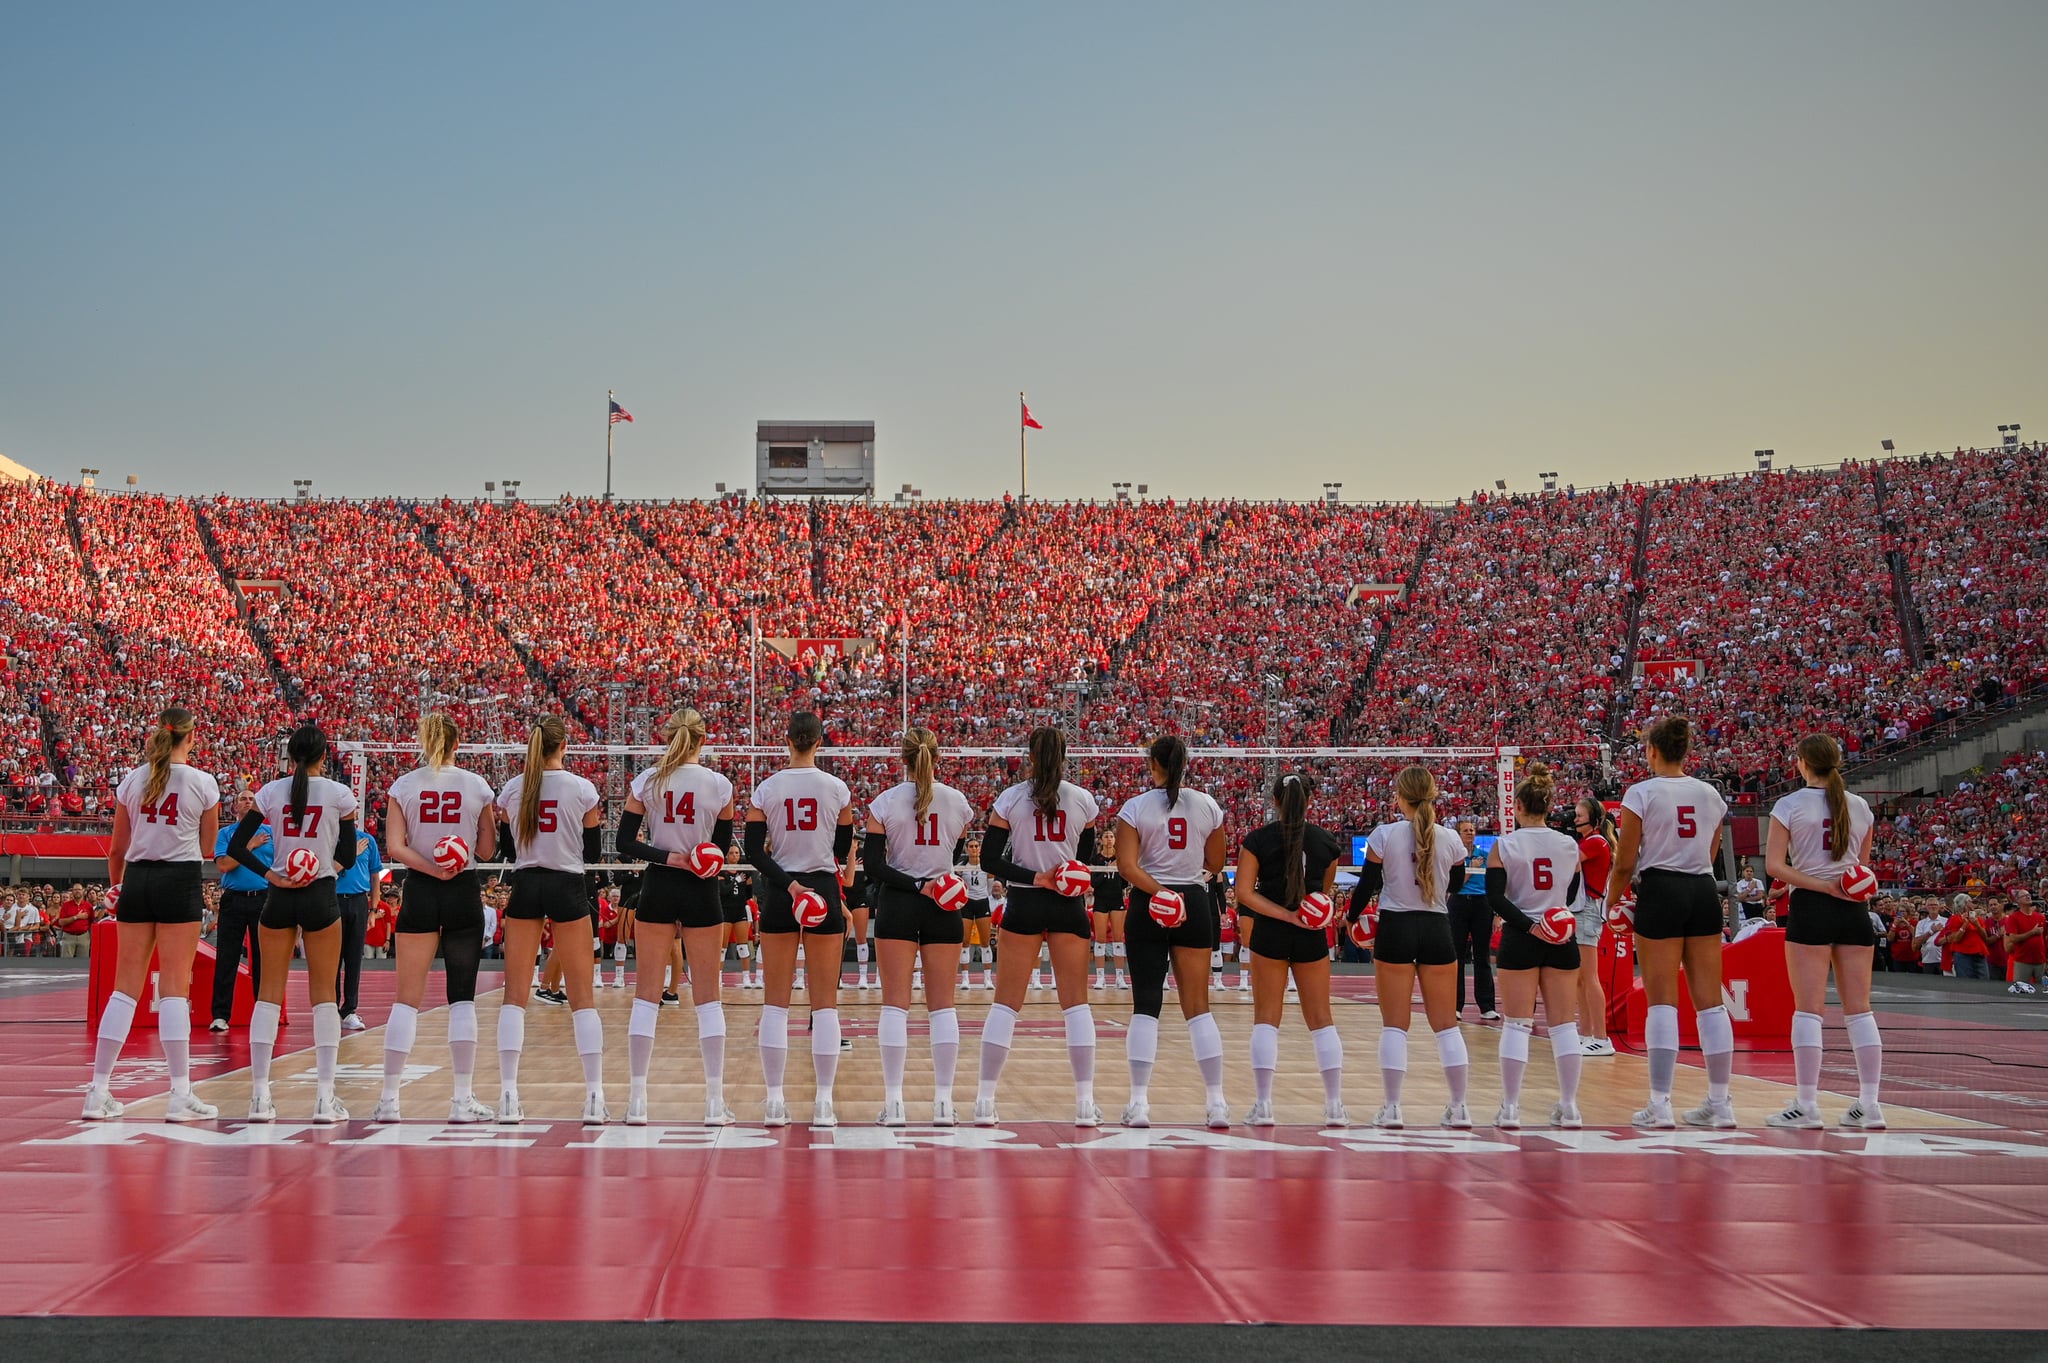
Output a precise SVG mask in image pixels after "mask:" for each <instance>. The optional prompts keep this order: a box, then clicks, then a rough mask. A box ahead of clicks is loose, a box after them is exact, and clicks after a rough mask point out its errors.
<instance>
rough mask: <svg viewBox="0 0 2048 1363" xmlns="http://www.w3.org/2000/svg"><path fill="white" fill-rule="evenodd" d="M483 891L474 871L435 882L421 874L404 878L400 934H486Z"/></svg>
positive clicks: (399, 917)
mask: <svg viewBox="0 0 2048 1363" xmlns="http://www.w3.org/2000/svg"><path fill="white" fill-rule="evenodd" d="M483 926H484V888H483V882H482V881H481V880H479V879H478V878H477V874H476V872H475V871H464V872H462V873H461V874H460V875H456V876H451V877H450V878H449V879H447V880H436V879H435V878H434V877H432V876H430V875H427V874H425V873H423V872H420V871H414V872H413V873H412V874H411V875H409V876H407V877H406V878H405V888H404V889H403V890H402V891H400V892H399V896H398V931H400V932H468V931H477V932H481V931H483Z"/></svg>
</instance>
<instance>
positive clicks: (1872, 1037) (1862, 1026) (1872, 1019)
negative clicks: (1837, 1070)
mask: <svg viewBox="0 0 2048 1363" xmlns="http://www.w3.org/2000/svg"><path fill="white" fill-rule="evenodd" d="M1842 1021H1843V1022H1845V1023H1846V1024H1847V1025H1848V1028H1849V1045H1850V1046H1851V1047H1852V1048H1853V1049H1854V1050H1855V1052H1856V1096H1857V1097H1858V1098H1859V1099H1860V1100H1861V1101H1862V1103H1863V1106H1865V1107H1876V1106H1877V1086H1878V1078H1879V1075H1880V1073H1881V1072H1882V1070H1883V1069H1884V1040H1883V1038H1882V1037H1881V1036H1880V1035H1879V1034H1878V1030H1877V1014H1875V1013H1855V1014H1852V1015H1851V1016H1849V1017H1846V1018H1844V1019H1842Z"/></svg>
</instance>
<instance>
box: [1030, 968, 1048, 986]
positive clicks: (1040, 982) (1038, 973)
mask: <svg viewBox="0 0 2048 1363" xmlns="http://www.w3.org/2000/svg"><path fill="white" fill-rule="evenodd" d="M1031 987H1032V988H1033V989H1043V988H1045V972H1044V971H1042V970H1034V971H1032V972H1031Z"/></svg>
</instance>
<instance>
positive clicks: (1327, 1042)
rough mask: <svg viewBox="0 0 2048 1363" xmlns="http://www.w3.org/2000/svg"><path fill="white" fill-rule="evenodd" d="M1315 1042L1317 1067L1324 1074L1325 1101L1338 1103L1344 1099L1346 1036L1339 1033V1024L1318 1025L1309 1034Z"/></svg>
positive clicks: (1309, 1037) (1310, 1038)
mask: <svg viewBox="0 0 2048 1363" xmlns="http://www.w3.org/2000/svg"><path fill="white" fill-rule="evenodd" d="M1308 1039H1309V1040H1310V1041H1312V1042H1314V1043H1315V1047H1316V1068H1317V1069H1318V1070H1321V1071H1322V1074H1323V1101H1324V1102H1326V1103H1338V1102H1342V1101H1343V1099H1344V1038H1343V1037H1341V1036H1338V1035H1337V1026H1336V1024H1335V1023H1332V1024H1331V1025H1329V1026H1328V1027H1318V1028H1316V1030H1314V1031H1313V1032H1310V1033H1309V1034H1308Z"/></svg>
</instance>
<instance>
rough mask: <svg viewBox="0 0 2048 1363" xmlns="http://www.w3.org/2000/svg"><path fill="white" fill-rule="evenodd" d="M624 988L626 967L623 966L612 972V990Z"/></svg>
mask: <svg viewBox="0 0 2048 1363" xmlns="http://www.w3.org/2000/svg"><path fill="white" fill-rule="evenodd" d="M625 987H626V967H624V966H620V967H619V968H618V969H616V970H614V971H612V988H614V989H624V988H625Z"/></svg>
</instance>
